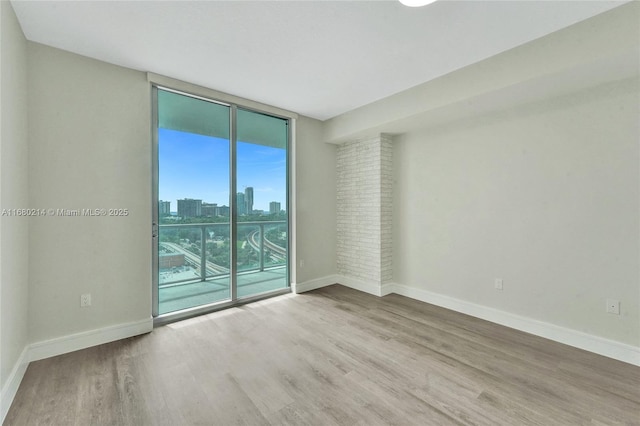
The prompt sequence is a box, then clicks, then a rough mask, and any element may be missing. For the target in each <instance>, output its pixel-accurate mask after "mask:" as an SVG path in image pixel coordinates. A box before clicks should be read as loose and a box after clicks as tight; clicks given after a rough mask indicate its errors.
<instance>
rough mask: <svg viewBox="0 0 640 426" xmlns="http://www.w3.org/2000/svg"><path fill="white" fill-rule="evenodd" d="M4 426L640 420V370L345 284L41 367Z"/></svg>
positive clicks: (29, 377)
mask: <svg viewBox="0 0 640 426" xmlns="http://www.w3.org/2000/svg"><path fill="white" fill-rule="evenodd" d="M4 424H5V425H16V426H17V425H29V426H30V425H135V426H138V425H171V426H181V425H185V426H187V425H224V426H226V425H323V426H324V425H367V426H369V425H492V426H494V425H509V426H514V425H545V426H546V425H618V424H624V425H640V368H639V367H634V366H632V365H629V364H625V363H622V362H618V361H615V360H611V359H608V358H605V357H601V356H598V355H595V354H591V353H588V352H585V351H581V350H579V349H575V348H571V347H568V346H565V345H561V344H558V343H555V342H551V341H548V340H545V339H542V338H538V337H535V336H532V335H528V334H526V333H522V332H518V331H515V330H512V329H508V328H506V327H502V326H499V325H495V324H492V323H489V322H485V321H482V320H478V319H475V318H472V317H469V316H466V315H462V314H459V313H455V312H452V311H448V310H446V309H442V308H438V307H435V306H432V305H429V304H425V303H422V302H418V301H415V300H411V299H408V298H405V297H402V296H398V295H389V296H385V297H382V298H378V297H374V296H370V295H368V294H364V293H361V292H358V291H355V290H351V289H348V288H345V287H342V286H339V285H334V286H330V287H325V288H323V289H319V290H316V291H313V292H309V293H304V294H301V295H286V296H280V297H276V298H273V299H269V300H266V301H262V302H258V303H255V304H251V305H245V306H242V307H239V308H233V309H229V310H226V311H221V312H217V313H214V314H210V315H206V316H202V317H198V318H194V319H190V320H186V321H182V322H179V323H174V324H171V325H168V326H164V327H160V328H157V329H156V330H154V332H153V333H151V334H148V335H144V336H139V337H135V338H130V339H125V340H122V341H118V342H114V343H110V344H106V345H101V346H96V347H94V348H89V349H85V350H82V351H77V352H73V353H70V354H66V355H61V356H58V357H54V358H50V359H46V360H42V361H37V362H33V363H31V365H30V366H29V368H28V369H27V372H26V374H25V377H24V380H23V382H22V384H21V386H20V388H19V390H18V393H17V395H16V398H15V400H14V402H13V405H12V407H11V409H10V411H9V413H8V415H7V418H6V420H5V422H4Z"/></svg>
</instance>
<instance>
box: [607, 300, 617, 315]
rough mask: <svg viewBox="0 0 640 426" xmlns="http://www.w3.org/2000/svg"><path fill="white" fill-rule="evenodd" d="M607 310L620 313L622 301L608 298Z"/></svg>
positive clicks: (611, 312)
mask: <svg viewBox="0 0 640 426" xmlns="http://www.w3.org/2000/svg"><path fill="white" fill-rule="evenodd" d="M607 312H608V313H610V314H615V315H620V301H619V300H616V299H607Z"/></svg>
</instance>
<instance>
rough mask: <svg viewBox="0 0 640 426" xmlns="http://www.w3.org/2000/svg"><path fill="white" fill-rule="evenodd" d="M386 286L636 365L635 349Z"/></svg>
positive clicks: (639, 355) (639, 358) (411, 289)
mask: <svg viewBox="0 0 640 426" xmlns="http://www.w3.org/2000/svg"><path fill="white" fill-rule="evenodd" d="M390 287H391V288H392V290H393V293H396V294H399V295H402V296H406V297H410V298H412V299H416V300H420V301H422V302H426V303H430V304H432V305H437V306H441V307H443V308H447V309H451V310H453V311H456V312H461V313H463V314H467V315H471V316H474V317H476V318H481V319H484V320H487V321H490V322H493V323H496V324H500V325H504V326H506V327H510V328H514V329H516V330H520V331H524V332H527V333H530V334H534V335H536V336H540V337H544V338H546V339H549V340H553V341H555V342H559V343H563V344H565V345H569V346H573V347H576V348H580V349H584V350H586V351H589V352H593V353H596V354H599V355H603V356H606V357H609V358H613V359H617V360H618V361H623V362H626V363H629V364H633V365H637V366H640V348H638V347H635V346H631V345H627V344H624V343H620V342H616V341H614V340H609V339H605V338H603V337H598V336H594V335H591V334H587V333H583V332H580V331H577V330H572V329H569V328H564V327H560V326H557V325H554V324H550V323H547V322H543V321H538V320H535V319H532V318H527V317H523V316H520V315H516V314H512V313H509V312H505V311H501V310H498V309H494V308H489V307H487V306H482V305H477V304H475V303H471V302H467V301H464V300H460V299H456V298H453V297H450V296H445V295H442V294H438V293H432V292H430V291H426V290H421V289H417V288H414V287H409V286H406V285H401V284H391V285H390Z"/></svg>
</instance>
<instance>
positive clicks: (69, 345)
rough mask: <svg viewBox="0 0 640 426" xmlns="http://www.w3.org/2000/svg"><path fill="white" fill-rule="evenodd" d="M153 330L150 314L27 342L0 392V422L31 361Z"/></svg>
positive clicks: (7, 410)
mask: <svg viewBox="0 0 640 426" xmlns="http://www.w3.org/2000/svg"><path fill="white" fill-rule="evenodd" d="M152 330H153V319H152V318H149V319H145V320H142V321H136V322H130V323H125V324H118V325H113V326H110V327H105V328H100V329H96V330H89V331H83V332H81V333H76V334H70V335H68V336H62V337H58V338H56V339H51V340H45V341H42V342H37V343H32V344H30V345H28V346H26V347H25V348H24V350H23V351H22V354H21V355H20V358H19V359H18V361H17V362H16V364H15V365H14V367H13V369H12V370H11V373H10V374H9V378H8V380H7V382H6V383H5V385H4V386H3V387H2V393H1V394H0V401H2V404H1V408H0V409H1V410H2V411H1V412H0V414H1V416H2V417H0V419H1V420H0V424H2V422H4V418H5V416H6V415H7V413H8V412H9V408H10V407H11V403H12V402H13V399H14V398H15V396H16V392H17V391H18V388H19V387H20V382H22V378H23V377H24V373H25V372H26V371H27V367H28V365H29V362H31V361H37V360H40V359H45V358H50V357H52V356H56V355H62V354H65V353H69V352H73V351H77V350H80V349H85V348H89V347H92V346H96V345H101V344H103V343H109V342H114V341H116V340H120V339H126V338H127V337H133V336H137V335H139V334H144V333H149V332H150V331H152Z"/></svg>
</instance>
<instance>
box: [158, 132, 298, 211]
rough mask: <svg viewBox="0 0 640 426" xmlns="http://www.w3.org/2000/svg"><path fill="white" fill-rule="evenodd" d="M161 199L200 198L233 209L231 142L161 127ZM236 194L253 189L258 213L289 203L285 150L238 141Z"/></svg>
mask: <svg viewBox="0 0 640 426" xmlns="http://www.w3.org/2000/svg"><path fill="white" fill-rule="evenodd" d="M158 144H159V146H158V165H159V184H158V199H159V200H163V201H169V202H170V203H171V212H177V206H178V200H180V199H186V198H191V199H200V200H202V201H203V202H205V203H212V204H218V206H223V205H224V206H229V199H230V194H229V141H228V140H227V139H222V138H215V137H211V136H204V135H198V134H194V133H186V132H181V131H177V130H170V129H165V128H160V129H158ZM236 157H237V165H236V172H237V176H238V177H237V188H236V189H237V192H244V190H245V188H248V187H251V188H253V209H254V210H261V211H267V212H268V211H269V206H270V203H271V202H274V201H275V202H280V203H281V205H286V150H284V149H281V148H274V147H270V146H265V145H257V144H250V143H246V142H241V141H238V143H237V148H236Z"/></svg>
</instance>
